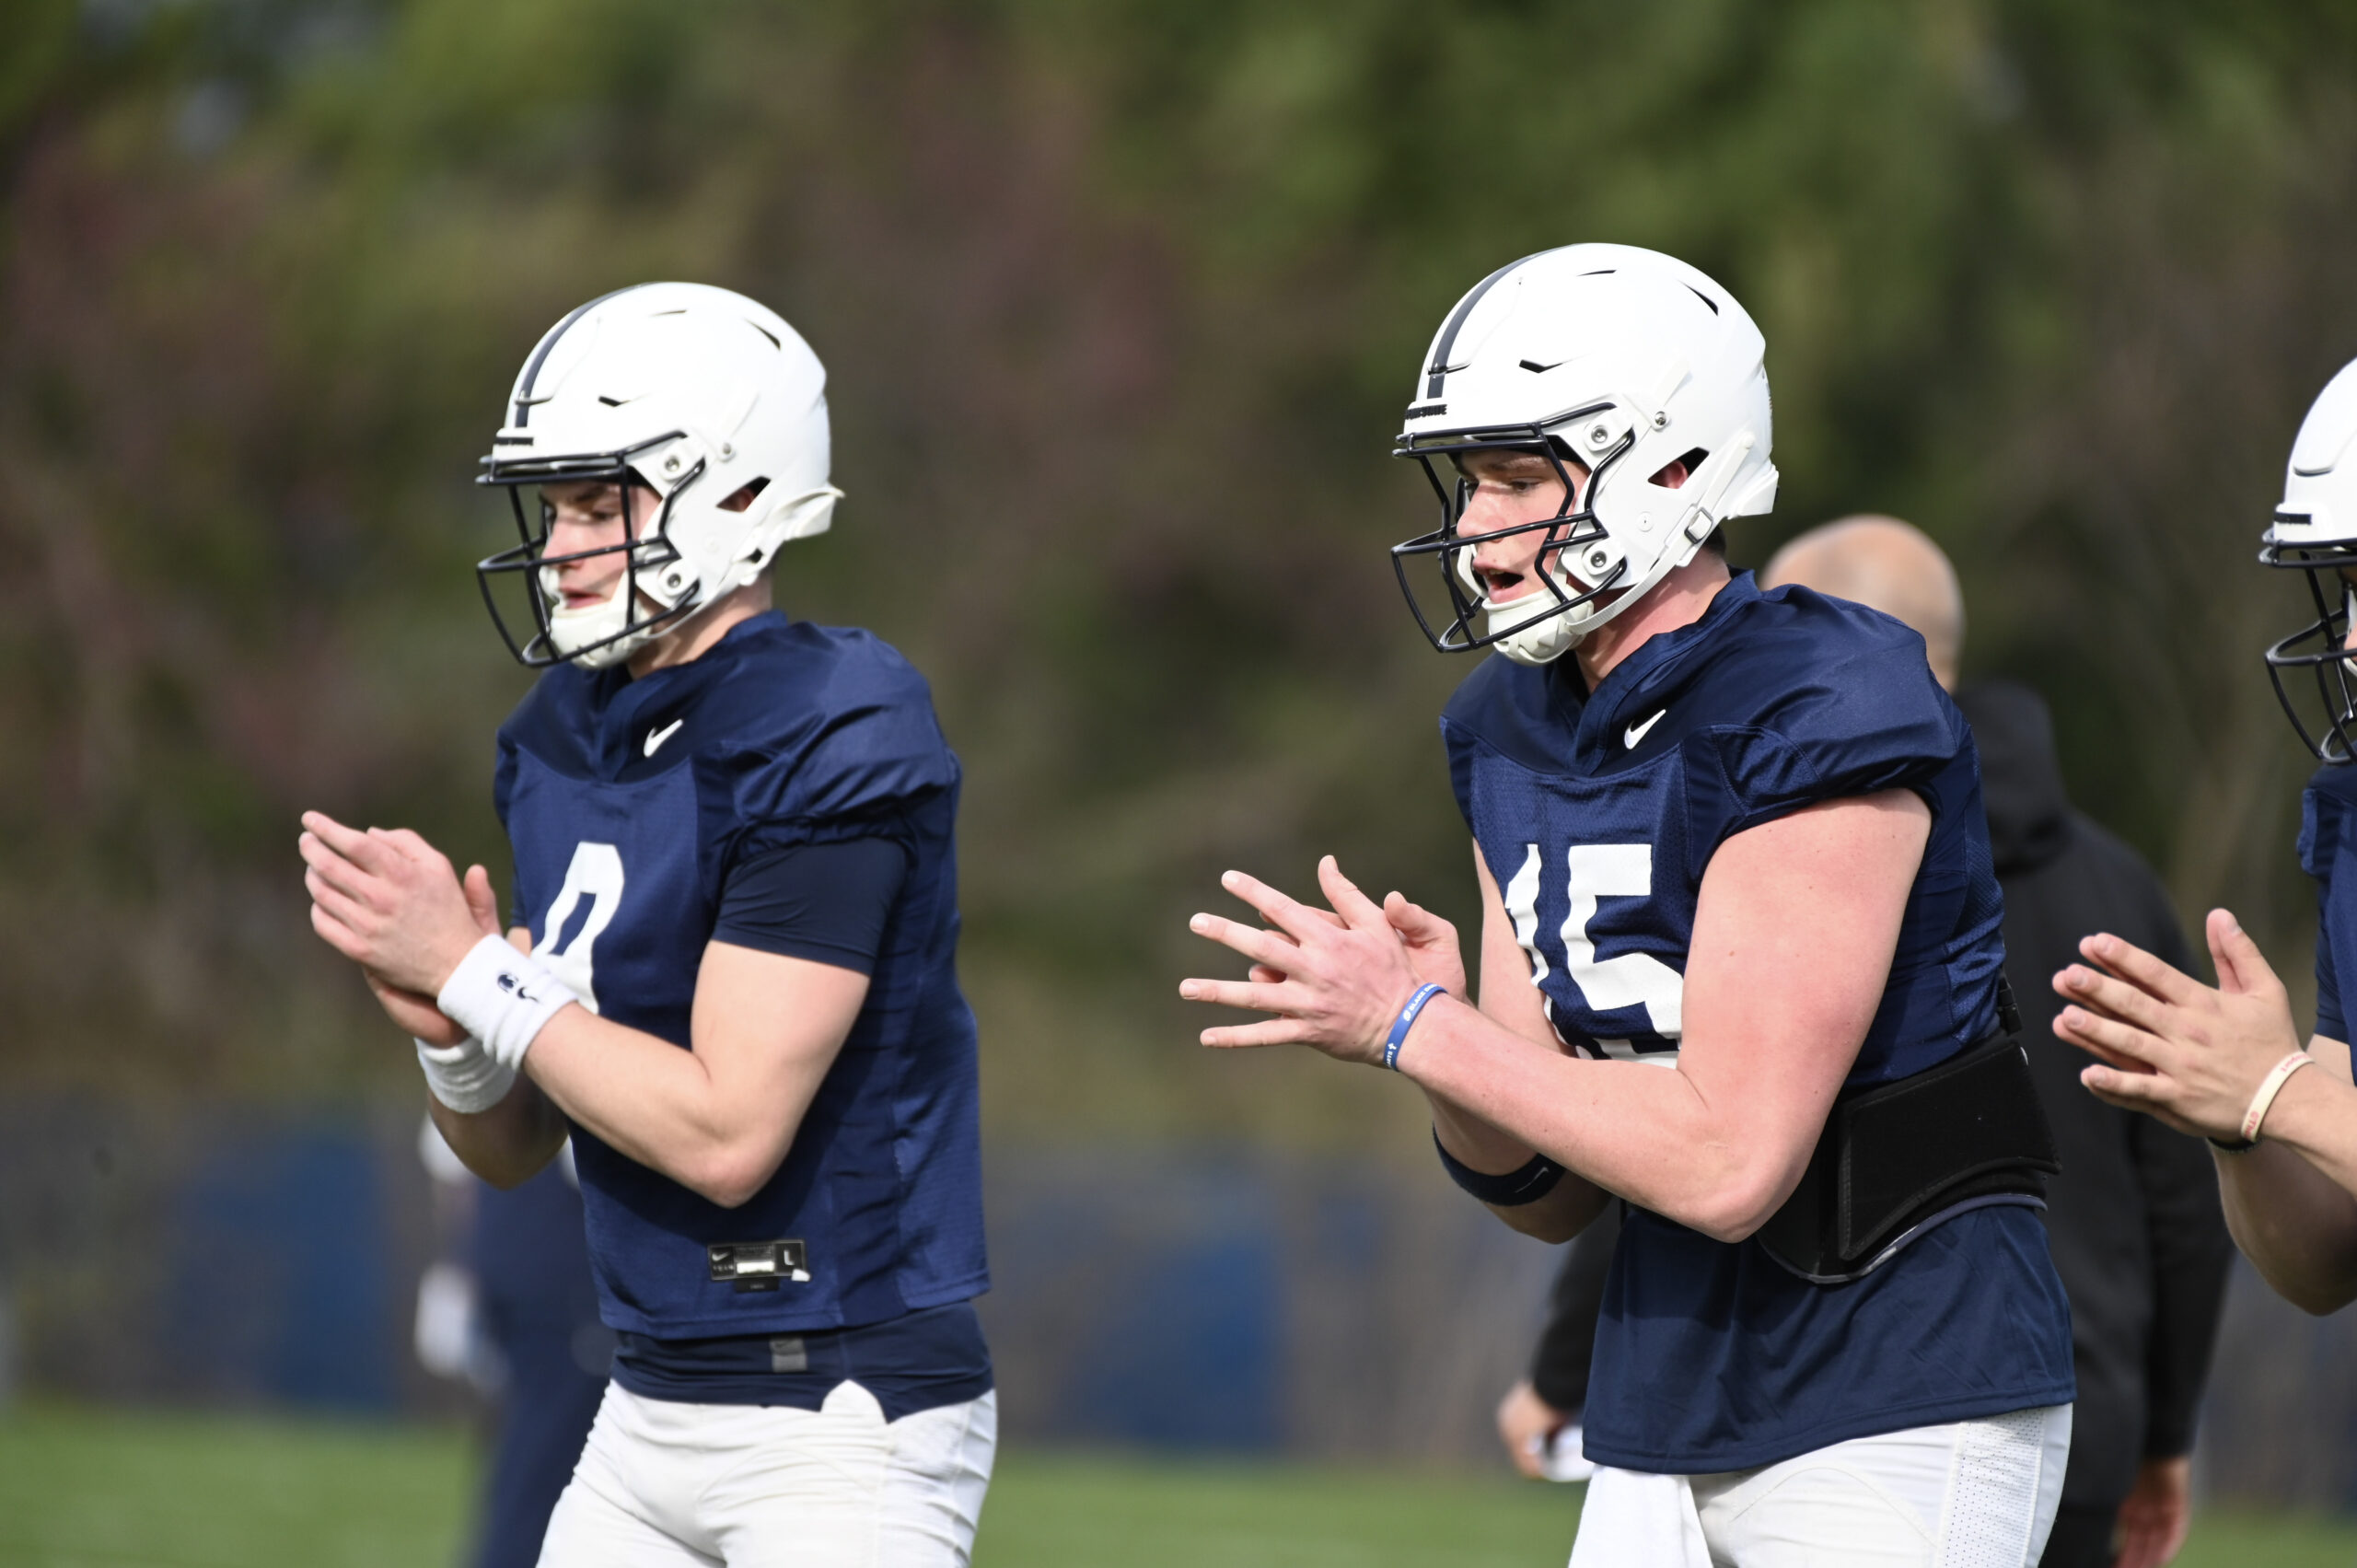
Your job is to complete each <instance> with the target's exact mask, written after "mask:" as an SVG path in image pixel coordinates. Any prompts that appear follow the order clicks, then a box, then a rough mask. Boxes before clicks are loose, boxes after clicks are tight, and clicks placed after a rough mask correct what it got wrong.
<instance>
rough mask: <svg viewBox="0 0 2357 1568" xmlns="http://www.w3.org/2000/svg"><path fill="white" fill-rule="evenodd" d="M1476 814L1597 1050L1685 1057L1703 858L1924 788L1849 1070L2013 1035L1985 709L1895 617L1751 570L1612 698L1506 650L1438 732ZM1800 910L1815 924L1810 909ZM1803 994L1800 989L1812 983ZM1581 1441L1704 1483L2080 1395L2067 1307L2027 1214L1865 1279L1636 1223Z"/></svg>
mask: <svg viewBox="0 0 2357 1568" xmlns="http://www.w3.org/2000/svg"><path fill="white" fill-rule="evenodd" d="M1441 730H1442V733H1443V735H1444V737H1445V738H1446V742H1447V746H1448V756H1449V765H1450V772H1451V775H1452V778H1453V780H1454V782H1455V784H1456V789H1457V801H1458V804H1459V805H1460V806H1461V807H1463V809H1464V812H1465V816H1466V820H1467V822H1468V823H1469V825H1470V826H1471V828H1472V830H1473V835H1474V838H1475V840H1476V842H1478V843H1479V845H1480V852H1481V855H1482V859H1483V860H1484V862H1485V863H1486V864H1487V865H1488V866H1489V869H1490V872H1491V874H1492V877H1495V878H1496V880H1497V884H1498V889H1499V891H1500V892H1501V894H1502V895H1503V896H1504V902H1505V906H1506V911H1507V913H1508V914H1509V915H1510V916H1511V918H1512V919H1513V921H1514V924H1515V935H1517V937H1518V938H1519V939H1520V941H1521V943H1522V946H1523V949H1524V951H1525V953H1526V954H1527V957H1528V958H1529V961H1530V969H1531V978H1532V981H1533V983H1535V984H1536V985H1537V986H1538V989H1539V991H1540V992H1541V993H1542V994H1543V995H1544V997H1545V1000H1546V1006H1547V1012H1548V1015H1549V1016H1550V1019H1551V1020H1552V1021H1553V1024H1554V1027H1555V1028H1556V1030H1557V1032H1558V1033H1559V1035H1560V1036H1561V1037H1562V1040H1563V1041H1564V1042H1565V1043H1566V1044H1567V1045H1569V1046H1570V1047H1571V1048H1573V1050H1575V1051H1579V1052H1580V1053H1582V1054H1585V1055H1589V1056H1596V1057H1619V1058H1624V1059H1628V1058H1634V1059H1644V1060H1651V1061H1656V1062H1659V1063H1663V1064H1665V1065H1668V1064H1672V1063H1675V1062H1676V1060H1677V1051H1678V1045H1679V1042H1680V1040H1681V1039H1682V1038H1683V1034H1684V1021H1683V1017H1682V1000H1683V995H1684V990H1685V971H1686V963H1687V950H1688V947H1689V943H1690V941H1691V939H1692V936H1693V930H1694V911H1695V903H1696V900H1697V897H1698V895H1699V894H1700V891H1701V883H1702V875H1703V871H1704V868H1705V867H1706V866H1707V865H1709V864H1710V860H1711V856H1712V854H1713V853H1714V852H1715V851H1716V850H1717V849H1718V847H1719V845H1720V844H1721V843H1723V842H1725V841H1726V839H1727V838H1728V837H1729V836H1731V835H1733V834H1735V833H1738V832H1741V831H1743V830H1746V829H1747V828H1752V827H1756V826H1758V825H1759V824H1761V823H1763V822H1768V821H1771V820H1773V819H1775V818H1777V817H1780V816H1782V815H1785V814H1787V813H1789V812H1792V811H1794V810H1797V809H1799V808H1800V807H1805V806H1807V805H1810V804H1811V803H1813V802H1816V801H1820V800H1829V799H1836V798H1840V797H1842V796H1861V795H1867V794H1872V793H1874V792H1876V791H1880V790H1887V789H1910V790H1913V791H1914V792H1915V793H1916V794H1917V795H1919V796H1922V799H1923V800H1924V801H1925V802H1926V803H1927V804H1928V805H1929V806H1930V807H1931V809H1932V828H1931V835H1930V839H1929V842H1927V844H1926V845H1925V848H1924V852H1923V859H1922V867H1921V869H1920V870H1919V871H1918V873H1917V875H1916V879H1915V884H1914V888H1913V889H1912V891H1911V892H1910V895H1909V898H1908V902H1907V907H1906V912H1905V915H1904V918H1903V920H1902V922H1901V924H1900V929H1899V936H1898V949H1897V952H1896V954H1895V955H1894V957H1893V958H1892V962H1891V970H1890V979H1889V981H1888V984H1887V988H1886V990H1885V992H1884V994H1883V999H1882V1004H1881V1005H1880V1006H1879V1008H1878V1009H1877V1010H1876V1012H1875V1017H1874V1021H1873V1023H1872V1025H1871V1026H1870V1027H1869V1028H1868V1030H1867V1032H1866V1038H1865V1042H1864V1046H1863V1047H1862V1049H1861V1050H1860V1051H1859V1053H1858V1059H1857V1063H1856V1065H1855V1066H1854V1067H1853V1068H1852V1072H1851V1074H1850V1078H1849V1082H1850V1083H1852V1084H1853V1085H1854V1084H1874V1083H1881V1082H1886V1081H1888V1080H1891V1079H1895V1078H1900V1077H1905V1076H1909V1075H1910V1074H1916V1073H1920V1072H1922V1071H1923V1070H1924V1069H1926V1068H1929V1067H1932V1066H1934V1065H1936V1064H1938V1063H1941V1062H1944V1061H1945V1060H1946V1059H1947V1058H1949V1057H1951V1056H1953V1055H1955V1054H1956V1052H1957V1051H1962V1050H1963V1049H1965V1048H1966V1047H1967V1046H1968V1045H1970V1044H1972V1043H1974V1042H1975V1041H1978V1040H1982V1039H1984V1038H1986V1037H1988V1036H1989V1035H1991V1034H1993V1033H1994V1032H1995V1031H1996V1029H1997V1027H1998V1026H1997V1006H1996V993H1997V980H1998V973H1999V970H2000V969H2001V967H2002V965H2003V958H2004V950H2003V943H2002V939H2001V935H2000V931H1999V927H2000V923H2001V920H2002V917H2003V900H2002V898H2001V895H2000V894H1999V892H1998V889H1997V881H1996V876H1995V872H1994V869H1993V866H1992V863H1991V855H1990V851H1989V833H1988V825H1987V822H1986V820H1985V819H1984V818H1983V816H1982V813H1981V805H1980V765H1979V762H1978V761H1977V759H1976V757H1975V754H1974V752H1973V749H1972V738H1971V734H1970V732H1969V730H1968V728H1967V727H1966V726H1965V722H1964V719H1963V716H1962V715H1961V714H1958V713H1957V712H1956V707H1955V704H1953V703H1950V702H1949V701H1948V699H1947V696H1946V694H1945V692H1943V691H1941V690H1940V689H1939V687H1938V685H1937V683H1935V682H1934V681H1933V679H1932V675H1931V671H1930V669H1929V668H1928V667H1927V665H1926V663H1925V660H1924V654H1923V644H1922V638H1920V637H1918V636H1917V635H1916V634H1915V633H1913V632H1911V631H1910V630H1908V629H1907V628H1906V627H1905V626H1903V625H1901V624H1900V623H1899V622H1898V621H1893V620H1891V619H1890V618H1888V617H1887V616H1884V615H1880V614H1877V613H1875V611H1873V610H1866V609H1864V608H1862V607H1860V606H1857V605H1853V604H1850V603H1848V602H1846V601H1843V600H1840V599H1831V598H1824V597H1822V596H1819V595H1817V594H1814V593H1811V592H1809V591H1808V590H1806V589H1804V588H1779V589H1777V590H1775V591H1774V592H1772V593H1768V594H1762V593H1760V592H1759V589H1758V587H1756V585H1755V584H1754V583H1753V581H1752V578H1751V575H1750V574H1749V573H1738V574H1736V576H1735V578H1734V580H1733V581H1731V582H1730V583H1729V584H1728V585H1727V586H1726V587H1724V588H1722V589H1721V590H1720V591H1719V593H1718V595H1717V597H1716V598H1714V599H1713V601H1712V603H1711V606H1710V608H1709V609H1708V610H1707V611H1705V613H1704V614H1703V616H1702V618H1701V620H1700V621H1696V622H1695V623H1693V624H1692V625H1689V626H1686V627H1682V628H1679V629H1678V630H1677V631H1674V632H1669V633H1663V634H1660V635H1657V636H1655V637H1653V638H1651V639H1649V640H1648V641H1646V642H1645V643H1644V644H1643V645H1641V646H1640V647H1639V648H1638V649H1637V650H1636V652H1634V653H1633V654H1631V656H1629V657H1628V658H1627V659H1625V660H1624V661H1622V662H1621V663H1620V665H1619V666H1617V667H1616V668H1614V669H1613V670H1612V671H1611V673H1610V674H1609V675H1608V676H1607V677H1606V678H1605V679H1604V680H1603V681H1602V683H1601V684H1600V685H1599V686H1598V687H1597V689H1596V691H1595V693H1594V694H1593V695H1591V694H1589V693H1588V692H1587V691H1586V690H1585V686H1584V684H1583V683H1582V680H1581V678H1580V675H1579V671H1578V668H1577V666H1576V664H1575V662H1574V661H1573V660H1571V659H1564V660H1562V661H1560V662H1559V663H1557V664H1554V665H1550V666H1545V667H1542V668H1528V667H1525V666H1521V665H1516V664H1513V663H1510V662H1508V661H1506V660H1504V659H1491V660H1487V661H1485V662H1484V663H1483V664H1482V666H1481V667H1480V668H1479V669H1477V670H1476V671H1475V672H1474V673H1473V675H1472V676H1471V677H1470V678H1469V679H1468V680H1467V681H1466V682H1465V684H1464V685H1463V686H1461V687H1460V688H1459V689H1458V690H1457V694H1456V696H1455V697H1454V698H1453V699H1452V700H1451V701H1450V703H1449V704H1448V708H1447V711H1446V713H1445V714H1444V715H1443V716H1442V719H1441ZM1791 918H1792V919H1793V920H1794V921H1797V922H1803V923H1805V922H1806V921H1807V920H1808V919H1809V918H1810V912H1809V911H1808V910H1807V909H1805V908H1795V909H1794V910H1793V911H1792V912H1791ZM1793 983H1794V984H1806V983H1807V976H1806V975H1805V974H1798V975H1794V977H1793ZM1595 1362H1596V1371H1595V1377H1594V1381H1593V1383H1592V1385H1591V1387H1590V1388H1589V1392H1588V1406H1587V1414H1586V1433H1585V1442H1586V1446H1587V1451H1588V1453H1589V1455H1590V1456H1591V1457H1592V1458H1596V1459H1598V1460H1600V1461H1602V1462H1604V1463H1606V1464H1610V1465H1615V1466H1619V1467H1621V1468H1623V1469H1641V1470H1655V1471H1666V1472H1670V1473H1678V1474H1692V1473H1701V1472H1704V1471H1716V1470H1729V1469H1746V1468H1748V1467H1751V1466H1754V1465H1762V1464H1770V1463H1773V1462H1775V1461H1776V1460H1779V1459H1782V1458H1790V1457H1791V1456H1793V1455H1795V1454H1800V1453H1805V1452H1807V1451H1809V1450H1810V1449H1813V1448H1817V1447H1822V1446H1825V1445H1826V1444H1829V1443H1836V1442H1840V1441H1843V1440H1845V1439H1847V1438H1851V1437H1859V1436H1866V1435H1870V1434H1875V1433H1881V1432H1891V1431H1898V1430H1900V1429H1903V1428H1906V1427H1910V1426H1918V1425H1924V1424H1929V1423H1935V1422H1943V1421H1957V1420H1963V1419H1967V1418H1968V1417H1972V1416H1979V1415H1991V1414H1999V1413H2003V1412H2004V1411H2014V1410H2022V1409H2026V1408H2030V1407H2033V1406H2038V1405H2048V1404H2055V1403H2060V1402H2061V1401H2064V1400H2069V1399H2070V1398H2071V1397H2072V1388H2073V1383H2072V1373H2071V1340H2070V1318H2069V1311H2068V1308H2067V1307H2066V1306H2065V1304H2064V1300H2063V1295H2062V1288H2061V1282H2060V1281H2059V1280H2058V1279H2057V1278H2056V1276H2055V1273H2054V1270H2053V1265H2052V1263H2051V1261H2050V1260H2049V1258H2048V1256H2047V1249H2046V1235H2045V1228H2044V1225H2043V1223H2042V1222H2041V1221H2040V1219H2039V1218H2038V1215H2037V1214H2035V1213H2034V1212H2032V1211H2030V1210H2027V1209H2025V1208H2019V1207H1991V1208H1983V1209H1978V1210H1974V1211H1972V1212H1969V1213H1967V1214H1960V1215H1958V1216H1956V1218H1953V1219H1951V1220H1948V1221H1947V1222H1945V1224H1943V1225H1939V1226H1937V1227H1935V1228H1934V1229H1933V1231H1932V1232H1930V1233H1929V1234H1927V1235H1925V1236H1923V1237H1921V1238H1919V1239H1917V1240H1916V1241H1915V1242H1913V1243H1912V1244H1911V1245H1910V1246H1909V1247H1907V1248H1906V1249H1902V1250H1901V1251H1900V1252H1899V1253H1898V1255H1897V1256H1896V1257H1894V1258H1892V1259H1891V1260H1889V1261H1887V1262H1886V1263H1885V1264H1883V1266H1882V1267H1880V1268H1879V1269H1877V1270H1875V1272H1872V1273H1870V1274H1868V1275H1867V1276H1866V1277H1865V1278H1864V1279H1863V1280H1860V1281H1857V1282H1854V1283H1851V1284H1847V1285H1835V1286H1826V1285H1815V1284H1811V1283H1807V1282H1805V1281H1804V1280H1802V1279H1801V1278H1799V1277H1798V1276H1797V1275H1795V1274H1793V1273H1792V1272H1788V1271H1787V1270H1785V1269H1784V1268H1783V1267H1782V1265H1780V1264H1778V1263H1777V1262H1776V1261H1775V1260H1773V1259H1772V1258H1771V1257H1770V1256H1769V1255H1768V1253H1767V1252H1766V1251H1765V1250H1764V1249H1762V1248H1760V1247H1759V1246H1758V1245H1756V1244H1755V1243H1752V1242H1743V1243H1739V1244H1729V1243H1724V1242H1718V1241H1713V1240H1711V1239H1710V1238H1709V1237H1704V1236H1702V1235H1701V1233H1699V1232H1696V1231H1693V1230H1689V1229H1687V1228H1686V1227H1684V1226H1682V1225H1676V1224H1674V1223H1672V1222H1671V1221H1669V1220H1666V1219H1664V1218H1662V1217H1661V1216H1660V1215H1657V1214H1650V1213H1647V1212H1644V1211H1642V1210H1635V1209H1633V1208H1632V1209H1631V1212H1630V1214H1629V1215H1628V1220H1627V1224H1626V1225H1625V1226H1624V1228H1623V1230H1622V1233H1621V1239H1620V1248H1619V1250H1618V1251H1617V1252H1616V1254H1615V1256H1614V1260H1613V1269H1612V1275H1611V1278H1610V1280H1609V1282H1608V1284H1607V1287H1606V1300H1605V1309H1604V1316H1603V1318H1602V1321H1601V1322H1600V1324H1599V1326H1598V1332H1597V1340H1596V1357H1595Z"/></svg>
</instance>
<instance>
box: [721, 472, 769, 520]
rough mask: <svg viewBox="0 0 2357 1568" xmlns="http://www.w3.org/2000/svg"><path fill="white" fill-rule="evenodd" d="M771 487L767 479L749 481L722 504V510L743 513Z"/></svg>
mask: <svg viewBox="0 0 2357 1568" xmlns="http://www.w3.org/2000/svg"><path fill="white" fill-rule="evenodd" d="M769 487H770V482H769V481H768V480H767V479H756V480H749V481H748V482H745V483H744V484H741V485H739V486H737V489H735V490H734V491H731V492H730V493H729V495H728V498H727V499H726V500H725V501H723V502H722V503H721V504H720V509H721V510H722V511H724V512H742V511H744V510H746V509H747V508H749V507H750V506H751V505H752V504H753V502H754V500H755V499H756V498H758V497H759V496H760V494H761V492H762V491H764V490H767V489H768V488H769Z"/></svg>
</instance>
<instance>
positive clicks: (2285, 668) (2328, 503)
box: [2258, 363, 2357, 762]
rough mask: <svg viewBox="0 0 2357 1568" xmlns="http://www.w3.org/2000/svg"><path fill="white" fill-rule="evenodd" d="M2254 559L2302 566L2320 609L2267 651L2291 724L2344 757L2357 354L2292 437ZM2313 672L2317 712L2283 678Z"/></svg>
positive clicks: (2348, 720) (2356, 596) (2356, 494)
mask: <svg viewBox="0 0 2357 1568" xmlns="http://www.w3.org/2000/svg"><path fill="white" fill-rule="evenodd" d="M2258 558H2259V559H2260V560H2261V561H2263V562H2265V563H2267V564H2268V565H2270V566H2283V567H2291V568H2293V569H2296V570H2300V571H2305V573H2306V574H2307V577H2308V591H2309V593H2310V595H2311V596H2313V598H2315V600H2316V620H2315V621H2311V622H2310V623H2309V624H2308V625H2307V626H2305V627H2304V628H2303V629H2301V630H2300V631H2298V632H2294V633H2293V634H2292V635H2290V636H2288V637H2286V638H2284V639H2283V640H2282V642H2279V643H2277V644H2276V645H2274V646H2272V647H2270V648H2269V649H2268V650H2267V670H2268V674H2269V675H2270V676H2271V677H2272V678H2273V679H2274V681H2275V695H2276V697H2277V699H2278V700H2279V701H2281V702H2282V704H2283V712H2284V713H2285V714H2287V715H2288V716H2289V717H2290V718H2291V720H2292V727H2293V729H2296V730H2298V731H2299V732H2300V738H2301V739H2302V740H2304V741H2305V742H2306V743H2307V746H2308V749H2309V750H2311V751H2313V752H2315V753H2316V756H2317V757H2318V758H2319V759H2321V760H2322V761H2327V762H2346V761H2349V760H2350V758H2351V749H2352V744H2353V743H2357V666H2352V663H2351V653H2352V650H2351V648H2350V646H2349V628H2350V617H2351V610H2352V609H2357V588H2353V587H2351V585H2350V583H2349V582H2348V581H2347V580H2346V579H2345V578H2343V577H2342V575H2341V572H2342V570H2343V569H2344V568H2357V363H2352V364H2350V365H2346V366H2342V367H2341V370H2340V374H2339V375H2338V376H2335V377H2333V378H2332V379H2331V380H2330V381H2328V382H2327V383H2326V384H2325V389H2324V390H2323V391H2321V392H2319V393H2318V394H2316V401H2315V402H2314V403H2312V404H2310V405H2309V408H2308V417H2307V418H2306V419H2305V420H2303V421H2301V423H2300V434H2299V436H2297V437H2296V438H2294V439H2293V443H2292V460H2291V462H2290V463H2289V464H2288V465H2287V466H2286V469H2285V472H2284V475H2283V499H2282V503H2281V504H2280V505H2277V506H2276V508H2275V517H2274V519H2273V520H2272V521H2271V522H2270V523H2269V525H2268V528H2267V531H2266V533H2265V534H2263V535H2261V536H2260V546H2259V552H2258ZM2303 673H2305V674H2307V675H2309V676H2312V677H2313V678H2314V679H2315V681H2316V693H2317V696H2318V698H2319V700H2320V702H2321V703H2322V708H2321V712H2320V714H2316V715H2313V716H2312V717H2311V718H2303V717H2302V716H2301V713H2300V703H2298V702H2297V701H2295V700H2294V697H2293V690H2292V688H2291V687H2288V686H2286V684H2285V682H2284V677H2285V676H2286V675H2287V674H2289V675H2292V676H2293V677H2294V681H2293V684H2294V685H2302V686H2304V685H2305V682H2301V681H2299V680H2298V679H2297V677H2298V676H2299V675H2300V674H2303Z"/></svg>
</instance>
